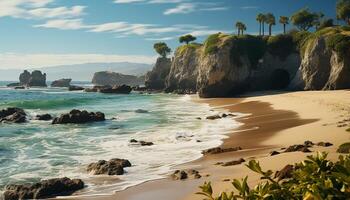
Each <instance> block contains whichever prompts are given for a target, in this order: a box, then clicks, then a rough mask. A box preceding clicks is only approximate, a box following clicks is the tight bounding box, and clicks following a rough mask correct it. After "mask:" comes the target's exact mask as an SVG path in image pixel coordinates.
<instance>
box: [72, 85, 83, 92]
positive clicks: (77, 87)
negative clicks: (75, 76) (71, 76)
mask: <svg viewBox="0 0 350 200" xmlns="http://www.w3.org/2000/svg"><path fill="white" fill-rule="evenodd" d="M84 89H85V88H83V87H80V86H76V85H71V86H69V87H68V90H69V91H81V90H84Z"/></svg>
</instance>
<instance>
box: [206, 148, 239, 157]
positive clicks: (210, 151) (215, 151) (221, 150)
mask: <svg viewBox="0 0 350 200" xmlns="http://www.w3.org/2000/svg"><path fill="white" fill-rule="evenodd" d="M239 150H242V148H241V147H232V148H221V147H216V148H211V149H207V150H204V151H202V154H204V155H207V154H219V153H226V152H233V151H239Z"/></svg>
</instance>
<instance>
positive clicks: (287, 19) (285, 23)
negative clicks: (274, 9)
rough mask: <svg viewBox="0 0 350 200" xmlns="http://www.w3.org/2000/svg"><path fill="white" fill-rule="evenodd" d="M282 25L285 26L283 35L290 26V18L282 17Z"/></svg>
mask: <svg viewBox="0 0 350 200" xmlns="http://www.w3.org/2000/svg"><path fill="white" fill-rule="evenodd" d="M280 24H283V33H284V34H286V25H287V24H289V17H286V16H280Z"/></svg>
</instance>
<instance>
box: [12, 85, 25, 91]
mask: <svg viewBox="0 0 350 200" xmlns="http://www.w3.org/2000/svg"><path fill="white" fill-rule="evenodd" d="M14 89H15V90H24V89H26V87H24V86H16V87H15V88H14Z"/></svg>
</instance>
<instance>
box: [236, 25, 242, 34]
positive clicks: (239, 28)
mask: <svg viewBox="0 0 350 200" xmlns="http://www.w3.org/2000/svg"><path fill="white" fill-rule="evenodd" d="M243 25H244V24H243V23H242V22H237V23H236V28H237V31H238V33H237V34H238V35H240V34H241V30H242V27H243Z"/></svg>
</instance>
